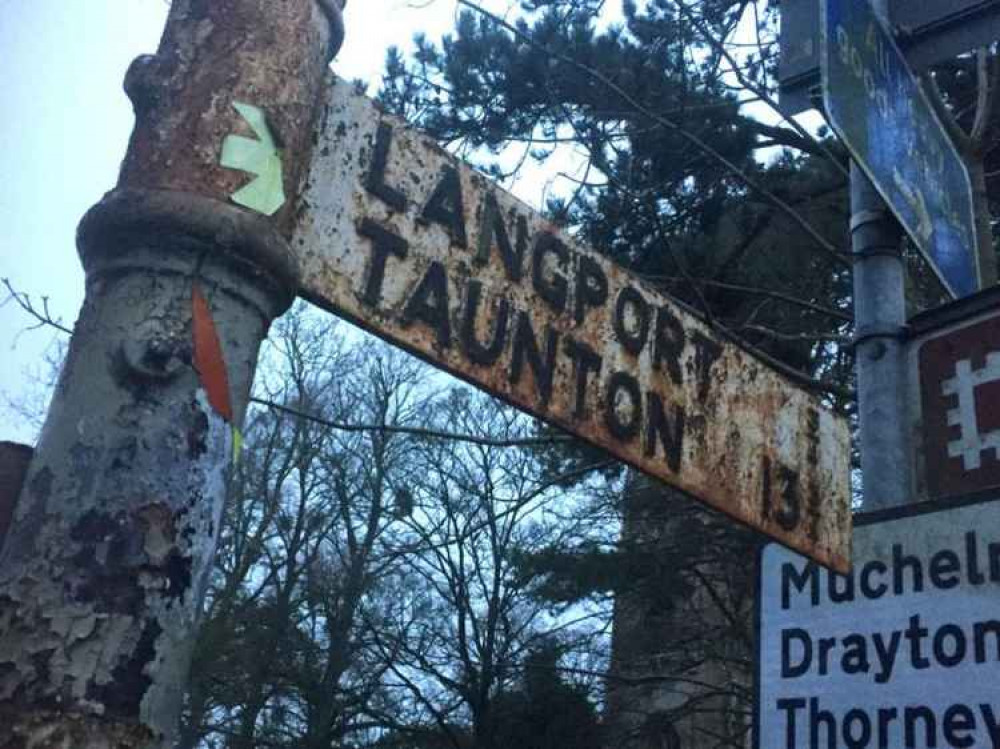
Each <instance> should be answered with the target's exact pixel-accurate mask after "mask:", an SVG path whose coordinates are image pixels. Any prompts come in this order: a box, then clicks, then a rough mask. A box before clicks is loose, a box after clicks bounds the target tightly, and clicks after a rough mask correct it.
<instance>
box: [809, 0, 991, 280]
mask: <svg viewBox="0 0 1000 749" xmlns="http://www.w3.org/2000/svg"><path fill="white" fill-rule="evenodd" d="M822 19H823V27H822V32H823V33H822V35H821V41H822V53H821V56H820V59H821V63H822V66H821V67H822V73H823V101H824V104H825V108H826V115H827V118H828V120H829V122H830V124H831V125H832V126H833V129H834V130H835V131H836V132H837V134H838V135H839V136H840V138H841V139H842V140H843V141H844V143H845V144H846V145H847V147H848V149H849V150H850V152H851V155H852V156H853V157H854V158H855V159H856V160H857V162H858V163H859V164H860V166H861V168H862V169H864V171H865V173H866V174H867V175H868V178H869V179H871V181H872V183H873V184H874V185H875V187H876V189H877V190H878V191H879V193H881V195H882V197H883V199H884V200H885V202H886V203H887V204H888V205H889V207H890V208H891V209H892V211H893V213H895V214H896V216H897V218H898V219H899V221H900V223H901V224H902V225H903V227H904V228H905V229H906V231H907V232H908V233H909V235H910V237H911V238H912V239H913V241H914V242H915V243H916V245H917V246H918V247H919V248H920V250H921V252H923V254H924V256H925V257H926V258H927V259H928V261H930V264H931V266H932V267H933V268H934V270H935V271H936V272H937V274H938V276H939V277H940V278H941V280H942V282H943V283H944V284H945V286H946V287H947V288H948V290H949V291H950V292H951V293H952V294H953V295H954V296H957V297H962V296H966V295H968V294H972V293H973V292H975V291H976V290H977V289H978V288H979V274H978V270H977V261H976V257H977V255H976V232H975V219H974V215H975V214H974V208H973V202H972V187H971V183H970V181H969V173H968V170H967V169H966V167H965V163H964V162H963V161H962V158H961V157H960V156H959V154H958V152H957V151H956V150H955V146H954V144H953V143H952V141H951V138H950V137H949V136H948V134H947V133H946V132H945V130H944V128H943V127H942V126H941V123H940V121H939V120H938V118H937V115H936V114H935V112H934V110H933V108H932V107H931V105H930V102H929V101H928V100H927V97H926V95H925V94H924V91H923V89H922V88H921V87H920V84H919V83H918V82H917V80H916V78H915V77H914V75H913V73H912V72H911V71H910V69H909V67H908V66H907V64H906V60H905V58H904V57H903V55H902V53H901V52H900V51H899V48H898V47H897V46H896V43H895V41H894V40H893V38H892V35H891V34H890V33H889V32H888V31H886V29H885V28H884V26H883V25H882V22H881V21H880V20H879V18H878V17H877V16H876V15H875V13H874V11H873V10H872V8H871V5H870V4H869V2H868V0H823V14H822Z"/></svg>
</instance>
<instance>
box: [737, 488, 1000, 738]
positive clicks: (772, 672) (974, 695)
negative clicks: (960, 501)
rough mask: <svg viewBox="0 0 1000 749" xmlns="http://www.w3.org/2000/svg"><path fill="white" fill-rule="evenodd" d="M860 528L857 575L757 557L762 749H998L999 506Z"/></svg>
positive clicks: (903, 512)
mask: <svg viewBox="0 0 1000 749" xmlns="http://www.w3.org/2000/svg"><path fill="white" fill-rule="evenodd" d="M921 508H922V506H921V505H911V506H909V507H906V508H901V509H899V510H895V511H890V512H888V513H880V514H878V515H877V516H874V515H873V516H871V517H868V518H864V516H862V517H861V518H859V519H858V521H857V527H856V529H855V532H854V552H853V571H852V572H851V574H850V575H847V576H844V575H831V574H830V573H828V572H827V571H826V570H822V569H820V568H819V567H817V566H816V565H815V564H814V563H812V562H810V561H809V560H807V559H805V558H804V557H802V556H800V555H798V554H795V553H793V552H790V551H788V550H786V549H784V548H782V547H779V546H777V545H774V544H772V545H769V546H768V547H766V548H765V550H764V552H763V556H762V564H761V571H760V575H761V580H760V593H759V607H760V614H759V630H760V631H759V648H760V651H759V654H758V704H757V723H756V735H757V741H756V745H757V748H758V749H829V748H831V747H836V748H841V747H842V748H844V749H862V748H866V749H867V748H870V749H876V747H880V748H882V749H934V748H936V747H969V748H973V747H974V748H975V749H988V748H989V747H1000V502H997V501H989V502H979V503H976V504H965V505H952V506H950V507H948V506H944V505H937V506H935V505H929V506H923V509H921Z"/></svg>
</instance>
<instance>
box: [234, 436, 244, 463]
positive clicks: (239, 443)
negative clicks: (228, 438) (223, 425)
mask: <svg viewBox="0 0 1000 749" xmlns="http://www.w3.org/2000/svg"><path fill="white" fill-rule="evenodd" d="M241 452H243V435H242V434H240V430H239V429H237V428H236V427H235V426H234V427H233V465H234V466H235V465H236V464H237V463H239V462H240V453H241Z"/></svg>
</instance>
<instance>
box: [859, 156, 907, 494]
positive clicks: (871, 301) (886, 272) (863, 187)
mask: <svg viewBox="0 0 1000 749" xmlns="http://www.w3.org/2000/svg"><path fill="white" fill-rule="evenodd" d="M900 239H901V229H900V227H899V223H898V222H897V221H896V220H895V218H894V217H893V216H892V214H891V213H889V209H888V208H887V207H886V205H885V203H884V202H883V201H882V198H881V197H880V196H879V194H878V193H877V192H876V191H875V188H874V187H873V186H872V184H871V182H870V181H869V180H868V178H867V177H866V176H865V175H864V174H863V173H862V171H861V169H860V168H859V167H858V165H857V164H856V163H852V164H851V248H852V250H853V252H854V325H855V354H856V357H857V361H856V368H857V388H858V431H859V436H860V443H861V476H862V491H863V493H864V505H863V506H864V509H865V510H869V511H870V510H880V509H885V508H888V507H897V506H899V505H903V504H907V503H908V502H910V501H912V483H911V480H910V459H911V451H910V435H909V428H908V422H907V419H906V397H905V394H904V387H905V383H906V375H905V361H904V358H903V341H902V336H903V332H904V330H905V324H906V298H905V293H904V286H903V275H904V271H903V259H902V255H901V253H900Z"/></svg>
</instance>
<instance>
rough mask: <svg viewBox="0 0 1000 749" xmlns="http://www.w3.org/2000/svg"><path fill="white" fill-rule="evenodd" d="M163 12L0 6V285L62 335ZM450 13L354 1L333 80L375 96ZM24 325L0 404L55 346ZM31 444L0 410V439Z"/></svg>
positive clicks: (6, 354) (11, 317)
mask: <svg viewBox="0 0 1000 749" xmlns="http://www.w3.org/2000/svg"><path fill="white" fill-rule="evenodd" d="M484 4H485V5H487V6H488V7H491V8H494V9H501V8H505V7H507V5H508V2H507V1H506V0H496V1H494V2H486V3H484ZM167 10H168V3H167V2H166V1H165V0H0V50H2V51H3V56H2V63H0V64H2V75H0V144H2V146H0V227H2V230H0V277H4V278H9V279H10V280H11V282H12V284H13V285H14V286H15V287H16V288H17V289H18V290H20V291H23V292H27V293H30V294H31V295H32V296H34V297H36V298H40V297H41V296H43V295H44V296H48V297H49V299H50V305H51V309H52V312H53V314H54V315H55V316H57V317H61V318H62V320H63V321H64V322H66V323H67V324H70V325H71V324H72V322H73V321H74V320H75V319H76V315H77V312H78V310H79V307H80V304H81V302H82V300H83V273H82V271H81V268H80V262H79V260H78V259H77V255H76V249H75V245H74V233H75V231H76V225H77V223H78V222H79V220H80V217H81V216H82V215H83V214H84V213H85V212H86V210H87V209H88V208H89V207H90V206H92V205H93V204H94V203H96V202H97V201H98V200H99V199H100V197H101V195H102V194H103V193H104V192H106V191H107V190H109V189H111V188H112V187H113V186H114V184H115V181H116V178H117V171H118V165H119V163H120V162H121V159H122V157H123V155H124V153H125V147H126V144H127V142H128V136H129V133H130V132H131V129H132V110H131V106H130V104H129V101H128V99H127V98H126V96H125V94H124V93H123V91H122V86H121V82H122V79H123V77H124V75H125V70H126V69H127V67H128V65H129V63H130V62H131V61H132V60H133V59H134V58H135V57H136V56H137V55H140V54H144V53H151V52H154V51H155V50H156V46H157V43H158V41H159V36H160V32H161V30H162V29H163V24H164V20H165V18H166V14H167ZM455 11H456V4H455V2H454V0H431V1H430V2H428V1H427V0H354V1H353V2H350V3H349V4H348V7H347V12H346V26H347V40H346V41H345V44H344V48H343V50H342V51H341V53H340V55H339V56H338V58H337V60H336V62H335V63H334V69H335V70H336V71H337V72H338V73H339V74H341V75H343V76H345V77H349V78H362V79H365V80H369V81H370V82H371V83H372V90H373V91H374V90H375V89H376V88H377V84H378V80H379V77H380V75H381V71H382V67H383V62H384V57H385V50H386V49H387V48H388V47H389V46H390V45H392V44H395V45H398V46H402V47H404V48H406V47H410V46H411V40H412V36H413V34H414V33H416V32H418V31H422V32H424V33H426V34H427V35H428V36H429V37H430V38H432V39H438V38H440V36H441V35H442V34H443V33H445V32H446V31H448V30H449V29H451V28H452V26H453V22H454V15H455ZM2 296H4V295H0V298H2ZM29 326H30V320H29V319H28V318H27V317H26V316H25V315H24V314H23V313H21V312H20V311H19V310H17V309H16V307H15V305H13V304H11V303H8V304H6V305H5V306H3V307H2V308H0V398H12V399H14V400H18V399H23V398H26V397H27V393H28V391H29V390H30V387H29V383H30V377H29V376H28V374H27V373H29V372H30V371H32V370H37V371H44V367H43V366H42V365H41V361H42V359H43V353H44V351H45V349H46V347H47V346H49V345H50V344H51V343H52V341H53V339H54V338H56V337H57V336H56V335H55V334H53V333H52V332H51V331H49V330H42V331H26V330H25V329H26V328H27V327H29ZM30 435H31V431H30V430H28V429H25V428H24V427H23V425H21V424H19V419H17V418H15V417H13V416H12V415H11V414H10V412H9V411H7V410H5V409H3V408H2V407H0V440H5V439H20V440H27V439H29V438H30Z"/></svg>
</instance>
